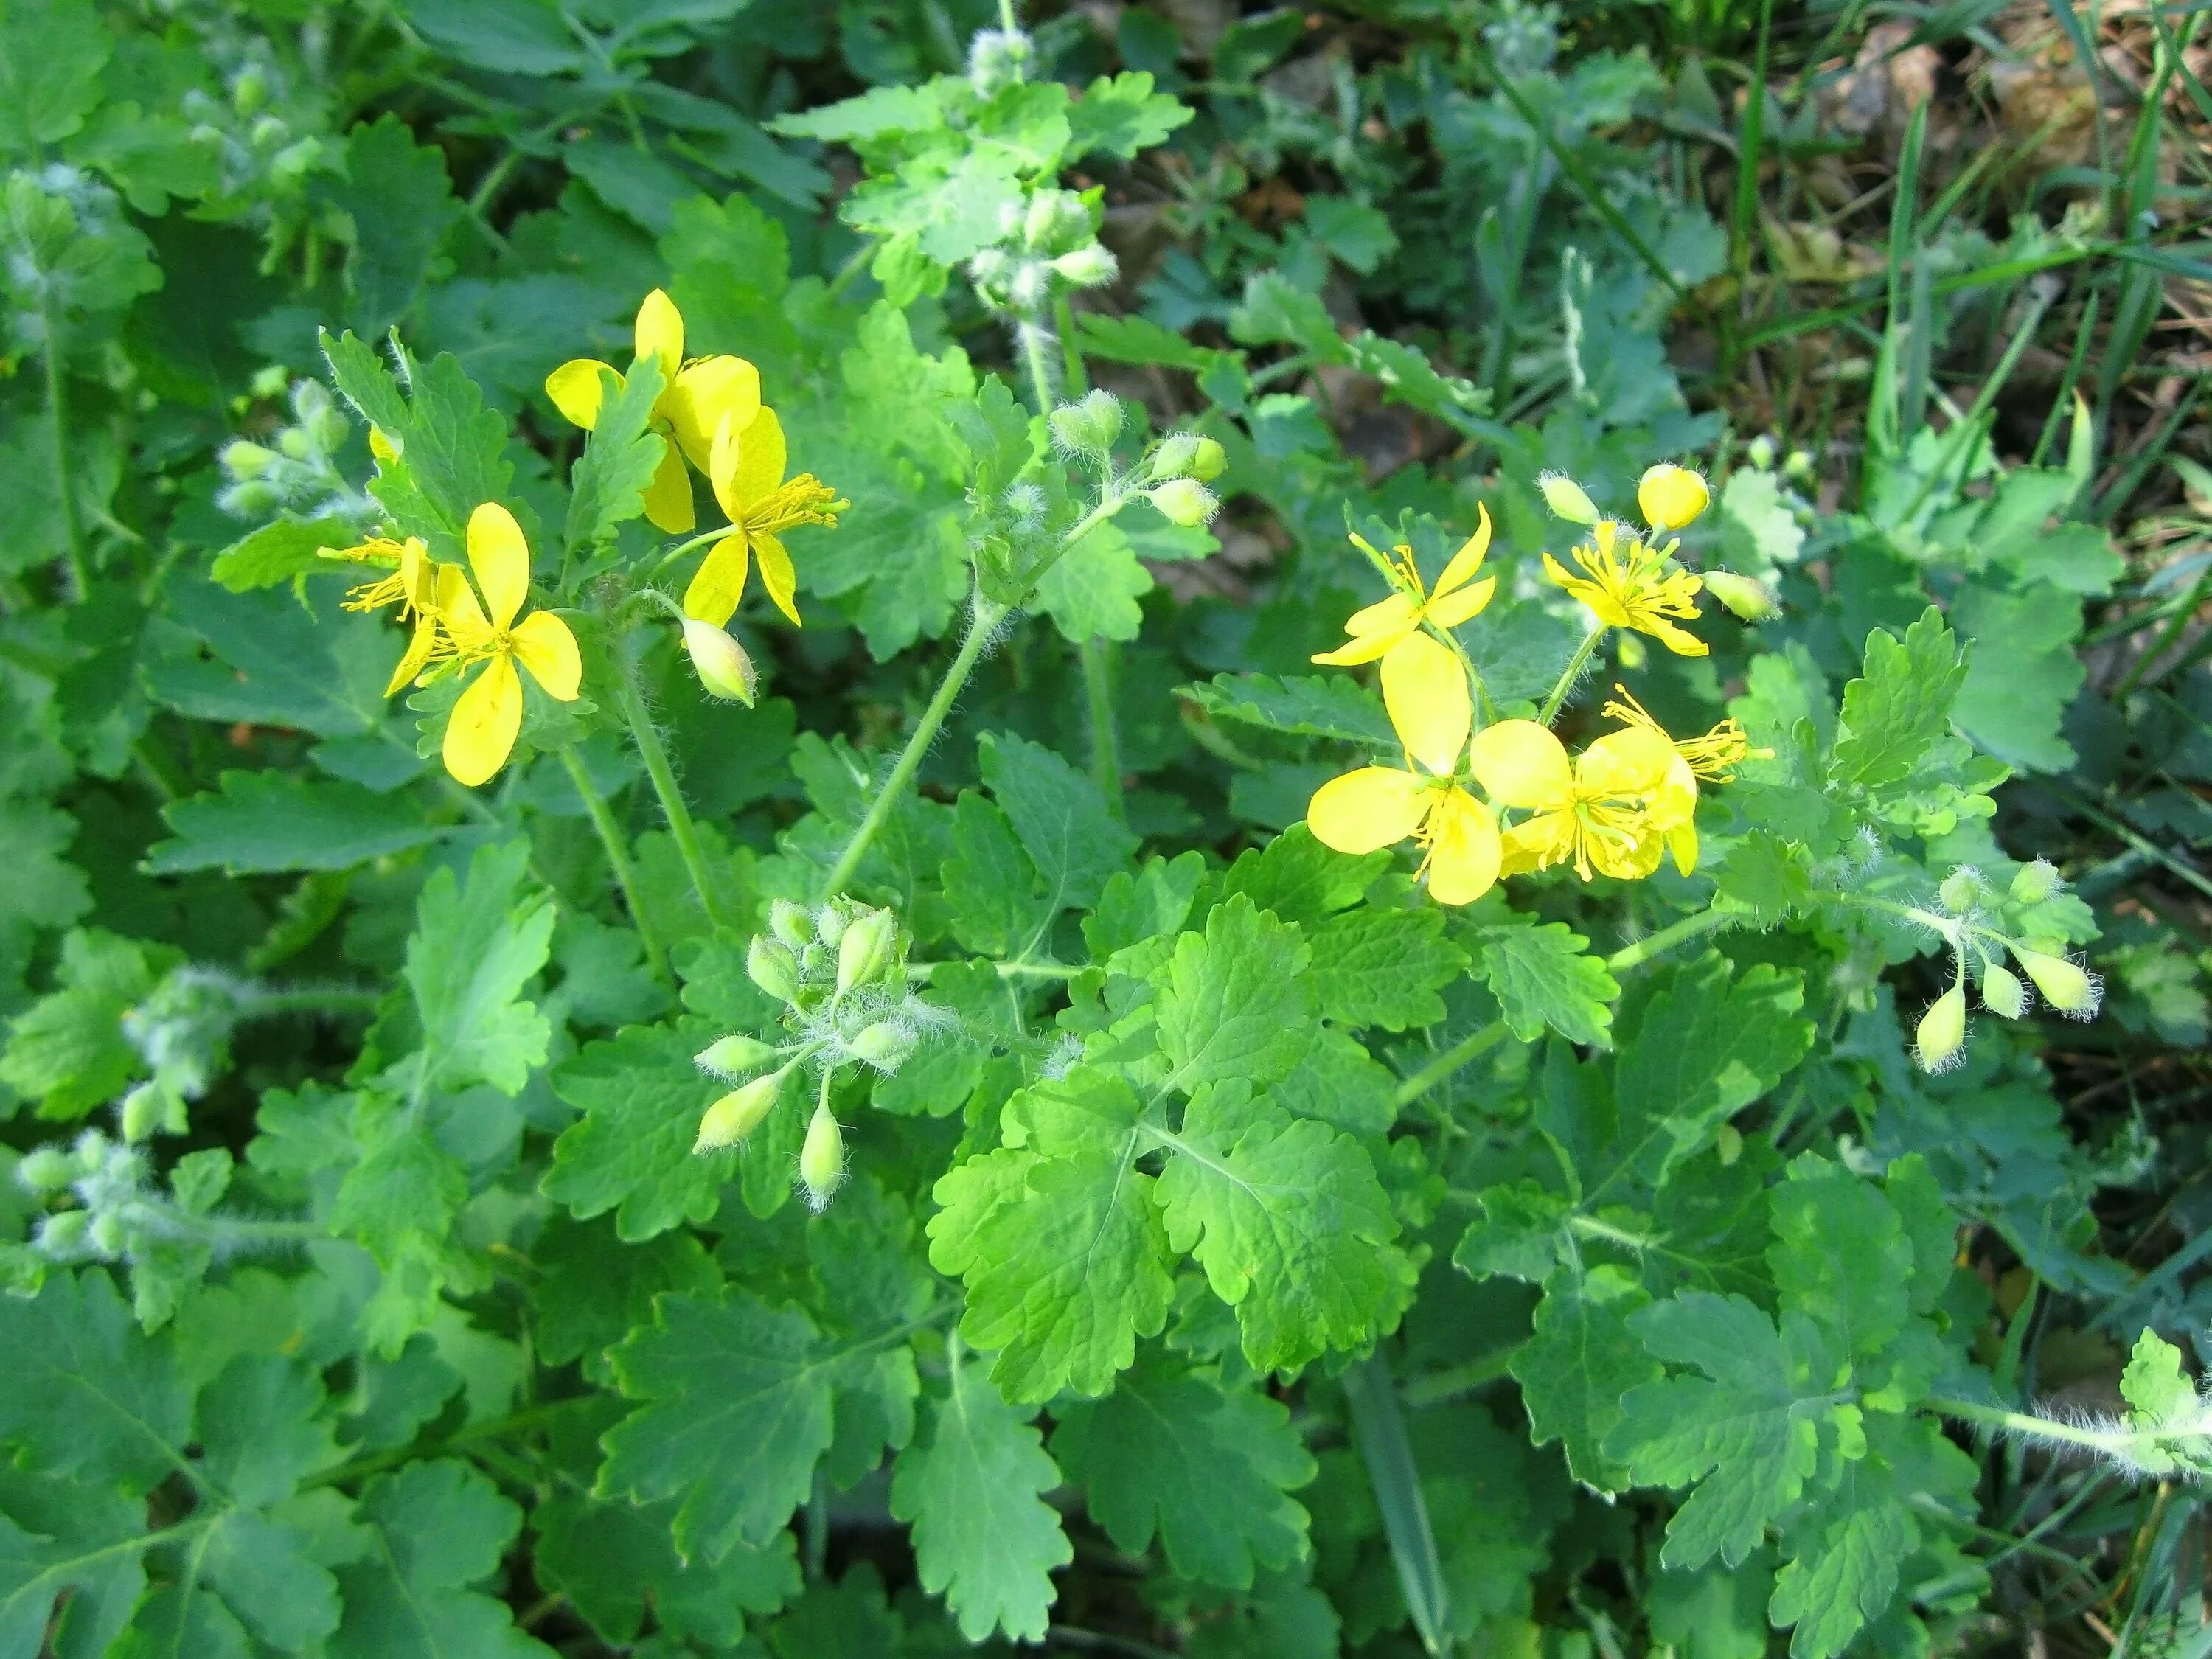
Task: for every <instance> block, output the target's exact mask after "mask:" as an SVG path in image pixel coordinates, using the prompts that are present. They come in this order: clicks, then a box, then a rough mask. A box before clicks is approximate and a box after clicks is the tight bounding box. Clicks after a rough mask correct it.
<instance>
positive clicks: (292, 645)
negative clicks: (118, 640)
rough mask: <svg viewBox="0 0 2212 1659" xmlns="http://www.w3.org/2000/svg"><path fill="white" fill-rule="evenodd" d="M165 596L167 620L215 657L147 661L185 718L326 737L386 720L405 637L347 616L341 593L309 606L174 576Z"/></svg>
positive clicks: (164, 698) (156, 690)
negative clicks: (389, 684)
mask: <svg viewBox="0 0 2212 1659" xmlns="http://www.w3.org/2000/svg"><path fill="white" fill-rule="evenodd" d="M167 610H168V613H169V616H170V617H171V618H172V619H173V620H174V621H175V622H177V623H180V624H182V625H183V627H185V629H189V630H190V631H191V634H193V635H197V637H198V640H199V641H200V642H201V643H202V644H204V645H205V646H206V647H207V648H208V649H209V651H210V652H211V653H213V655H214V656H215V658H216V660H214V661H205V660H202V659H199V658H197V656H194V655H191V654H188V653H185V652H181V651H180V652H179V653H176V654H173V655H169V656H166V657H163V658H161V659H159V660H157V661H155V662H154V663H152V664H151V665H149V667H148V669H147V672H146V687H147V690H149V692H151V693H152V694H153V696H155V698H156V699H157V700H158V701H160V702H165V703H167V704H168V705H169V706H170V707H171V708H174V709H176V710H178V711H179V713H180V714H190V715H191V716H192V717H193V718H194V719H196V720H220V721H222V722H224V723H226V724H228V723H233V722H243V723H245V724H248V725H253V726H275V727H277V728H279V729H282V730H288V731H304V732H314V733H315V734H316V735H317V736H319V737H325V738H351V737H359V736H361V735H362V734H363V733H365V732H372V731H374V730H375V729H376V728H377V726H379V725H380V724H381V723H382V721H383V720H384V718H385V713H384V685H385V682H386V680H387V679H389V678H391V674H392V664H393V663H394V662H395V661H396V660H397V659H398V651H397V650H396V649H395V648H394V647H396V646H397V644H398V641H397V640H396V639H395V638H394V637H393V636H392V635H391V634H390V633H389V632H387V631H386V629H383V628H381V627H380V626H378V625H377V623H374V622H373V621H370V620H368V618H366V617H356V616H349V615H347V614H346V613H345V612H343V611H342V610H341V609H340V607H339V605H338V601H337V595H336V594H334V593H328V592H325V593H319V594H317V595H315V596H314V605H313V608H309V607H308V606H307V605H303V604H302V603H301V601H300V600H298V599H294V598H292V597H291V596H290V595H289V594H287V593H283V592H258V593H240V594H232V593H226V592H223V591H222V589H221V588H219V587H217V586H216V585H215V584H214V583H212V582H208V581H201V580H196V579H195V580H189V581H179V582H173V583H172V584H171V585H170V586H169V589H168V592H167Z"/></svg>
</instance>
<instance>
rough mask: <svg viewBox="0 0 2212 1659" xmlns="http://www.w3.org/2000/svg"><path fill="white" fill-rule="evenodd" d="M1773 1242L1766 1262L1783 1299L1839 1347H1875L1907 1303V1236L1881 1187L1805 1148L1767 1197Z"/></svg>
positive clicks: (1899, 1325) (1868, 1350)
mask: <svg viewBox="0 0 2212 1659" xmlns="http://www.w3.org/2000/svg"><path fill="white" fill-rule="evenodd" d="M1768 1201H1769V1203H1770V1205H1771V1210H1772V1215H1773V1224H1774V1243H1772V1244H1771V1245H1770V1246H1769V1247H1768V1248H1767V1252H1766V1261H1767V1265H1768V1266H1769V1267H1771V1268H1772V1270H1773V1273H1774V1285H1775V1288H1776V1290H1777V1291H1779V1292H1780V1293H1781V1296H1782V1300H1783V1305H1784V1306H1785V1307H1791V1308H1796V1309H1800V1310H1802V1311H1803V1312H1804V1314H1805V1316H1807V1317H1808V1318H1809V1319H1811V1320H1812V1321H1813V1322H1814V1323H1815V1324H1817V1325H1820V1327H1822V1328H1824V1329H1825V1330H1826V1331H1827V1333H1828V1334H1829V1335H1830V1336H1831V1337H1832V1338H1833V1339H1834V1342H1835V1346H1836V1349H1837V1351H1838V1352H1839V1353H1842V1354H1844V1355H1848V1356H1850V1357H1851V1358H1869V1357H1871V1356H1873V1355H1875V1354H1878V1353H1880V1352H1881V1351H1882V1350H1883V1349H1884V1348H1886V1347H1887V1346H1889V1344H1890V1343H1891V1341H1892V1340H1894V1339H1895V1337H1896V1336H1897V1334H1898V1333H1899V1332H1900V1331H1902V1330H1903V1329H1904V1328H1905V1320H1906V1319H1907V1318H1908V1317H1909V1316H1910V1315H1911V1304H1910V1301H1909V1297H1910V1295H1911V1286H1912V1281H1913V1250H1912V1243H1911V1240H1909V1239H1908V1238H1906V1237H1905V1227H1904V1225H1903V1223H1902V1222H1901V1221H1900V1220H1899V1217H1898V1213H1897V1212H1896V1211H1895V1210H1894V1209H1893V1208H1892V1207H1891V1206H1890V1203H1889V1200H1887V1198H1885V1197H1883V1196H1882V1194H1881V1189H1880V1188H1877V1187H1875V1185H1873V1184H1872V1183H1871V1182H1866V1181H1863V1180H1861V1179H1860V1178H1859V1177H1858V1176H1855V1175H1853V1174H1852V1173H1851V1172H1850V1170H1845V1169H1843V1168H1841V1167H1840V1166H1838V1165H1837V1164H1830V1163H1829V1162H1827V1161H1826V1159H1825V1158H1819V1157H1816V1156H1814V1155H1813V1154H1811V1153H1808V1154H1806V1155H1805V1156H1804V1157H1802V1158H1798V1159H1797V1160H1796V1161H1795V1162H1794V1163H1792V1164H1790V1179H1789V1180H1788V1181H1786V1182H1783V1183H1782V1185H1780V1186H1778V1187H1777V1188H1774V1189H1773V1192H1772V1193H1771V1195H1770V1197H1769V1200H1768Z"/></svg>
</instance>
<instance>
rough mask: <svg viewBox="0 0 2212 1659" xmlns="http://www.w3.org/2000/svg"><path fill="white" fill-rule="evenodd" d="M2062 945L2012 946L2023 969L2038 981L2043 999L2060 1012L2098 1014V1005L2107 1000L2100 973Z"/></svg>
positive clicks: (2078, 1016)
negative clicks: (2046, 948) (2047, 948)
mask: <svg viewBox="0 0 2212 1659" xmlns="http://www.w3.org/2000/svg"><path fill="white" fill-rule="evenodd" d="M2061 950H2063V947H2059V949H2054V950H2051V951H2038V950H2033V949H2031V948H2030V947H2029V946H2027V945H2014V946H2013V947H2012V959H2013V960H2014V961H2015V962H2016V963H2019V964H2020V966H2021V972H2023V973H2025V974H2026V975H2027V976H2028V977H2029V978H2030V979H2032V980H2033V981H2035V988H2036V989H2037V990H2039V991H2040V992H2042V993H2043V1000H2045V1002H2047V1003H2049V1004H2050V1005H2051V1006H2052V1007H2053V1008H2056V1009H2057V1011H2058V1012H2060V1013H2062V1014H2067V1015H2070V1016H2071V1017H2072V1018H2075V1019H2089V1018H2093V1017H2094V1016H2095V1014H2096V1012H2097V1005H2098V1004H2099V1003H2100V1002H2101V1001H2103V1000H2104V996H2105V987H2104V986H2103V984H2102V983H2101V982H2100V981H2099V980H2098V978H2097V976H2096V975H2094V974H2093V973H2091V972H2089V970H2088V969H2086V968H2084V967H2082V966H2081V963H2077V962H2075V961H2074V960H2073V959H2071V958H2070V957H2066V956H2064V955H2062V954H2061V953H2060V951H2061Z"/></svg>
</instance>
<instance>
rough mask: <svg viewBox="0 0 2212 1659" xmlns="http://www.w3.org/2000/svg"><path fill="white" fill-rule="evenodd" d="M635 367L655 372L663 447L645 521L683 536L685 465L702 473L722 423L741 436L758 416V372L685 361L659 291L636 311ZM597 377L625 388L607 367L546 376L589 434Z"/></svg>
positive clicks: (589, 363)
mask: <svg viewBox="0 0 2212 1659" xmlns="http://www.w3.org/2000/svg"><path fill="white" fill-rule="evenodd" d="M635 336H636V344H637V356H638V361H639V362H643V361H644V360H645V359H647V357H650V358H652V359H653V360H654V361H655V362H658V363H659V365H660V380H661V392H660V396H659V398H655V399H654V400H653V430H655V431H656V432H658V433H659V435H660V436H661V441H662V442H663V443H664V445H665V449H664V451H663V453H662V454H661V457H660V465H659V467H658V468H657V469H656V470H655V471H654V472H653V482H652V483H651V484H649V485H647V488H646V492H645V516H646V517H647V518H648V519H650V520H653V523H654V524H656V525H658V526H659V527H660V528H661V529H663V530H665V531H667V532H670V533H671V535H683V534H684V533H685V532H688V531H689V530H690V528H691V527H692V526H693V525H694V524H696V522H697V519H696V515H695V514H694V513H693V512H692V508H691V480H690V478H689V477H687V476H686V475H685V473H684V461H685V460H686V459H689V460H690V463H691V465H694V466H696V467H697V468H698V469H699V471H702V472H704V471H707V469H708V464H709V463H710V462H711V460H712V459H713V453H714V431H715V428H717V427H719V426H720V424H721V422H722V421H723V419H724V417H725V416H727V417H730V418H732V419H734V420H735V421H736V422H737V424H738V428H740V429H741V430H742V429H743V428H744V426H745V424H746V422H749V421H750V420H751V419H752V418H753V416H755V415H756V414H757V413H758V412H759V410H760V406H761V395H760V371H759V370H758V369H757V368H754V367H753V366H752V365H751V364H750V363H749V362H746V361H745V360H744V358H742V357H731V356H716V357H696V358H694V359H692V361H691V362H688V363H687V362H684V313H681V312H679V311H678V310H677V308H676V301H673V300H671V299H670V298H669V297H668V296H667V295H665V294H664V293H662V292H661V291H660V290H659V289H653V292H652V293H650V294H648V295H646V296H645V303H644V304H643V305H641V306H640V307H638V308H637V325H636V330H635ZM603 374H612V375H613V376H614V377H615V385H616V386H617V387H619V386H622V385H623V384H624V382H623V376H622V374H621V372H620V371H619V370H617V369H616V368H613V367H612V366H611V365H610V364H606V363H603V362H599V361H598V360H597V359H595V358H592V357H574V358H571V359H570V360H569V361H568V362H565V363H563V364H562V365H561V367H560V368H556V369H555V370H554V371H553V372H552V373H551V374H549V375H547V376H546V377H545V395H546V396H547V397H549V398H551V399H552V400H553V406H554V407H555V408H556V409H557V410H560V411H561V412H562V414H563V415H565V416H568V419H569V420H570V421H572V422H574V423H575V424H576V425H578V426H580V427H582V428H584V430H585V431H586V432H589V431H590V430H591V429H592V428H593V427H595V426H597V425H598V424H599V400H600V398H601V397H602V396H603V395H604V393H605V384H604V382H603V381H602V380H600V378H599V377H600V376H601V375H603Z"/></svg>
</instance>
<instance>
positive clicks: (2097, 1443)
mask: <svg viewBox="0 0 2212 1659" xmlns="http://www.w3.org/2000/svg"><path fill="white" fill-rule="evenodd" d="M1925 1403H1926V1404H1927V1406H1928V1407H1929V1410H1931V1411H1938V1412H1941V1413H1943V1415H1944V1416H1946V1417H1955V1418H1959V1419H1962V1420H1964V1421H1966V1422H1968V1423H1986V1424H1988V1425H1990V1427H1991V1428H1993V1429H2003V1430H2006V1431H2009V1432H2011V1433H2014V1434H2025V1435H2030V1436H2033V1437H2034V1438H2036V1439H2038V1440H2057V1441H2062V1442H2063V1443H2065V1444H2067V1445H2069V1446H2081V1447H2083V1448H2086V1449H2088V1450H2090V1451H2097V1452H2103V1453H2105V1454H2106V1455H2117V1456H2121V1457H2127V1456H2130V1455H2133V1454H2134V1452H2135V1451H2136V1449H2137V1448H2139V1447H2140V1446H2141V1445H2142V1443H2143V1442H2144V1441H2146V1440H2148V1439H2153V1438H2155V1437H2154V1436H2150V1435H2140V1434H2133V1433H2130V1432H2129V1431H2125V1430H2105V1429H2085V1428H2081V1427H2079V1426H2078V1425H2075V1424H2072V1423H2061V1422H2057V1421H2056V1420H2054V1419H2051V1418H2048V1417H2038V1416H2036V1415H2034V1414H2033V1413H2030V1412H2015V1411H2007V1410H2006V1409H2005V1408H2004V1407H2002V1406H1983V1405H1978V1404H1976V1403H1975V1402H1974V1401H1971V1400H1946V1399H1942V1398H1934V1399H1930V1400H1929V1401H1926V1402H1925Z"/></svg>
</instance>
